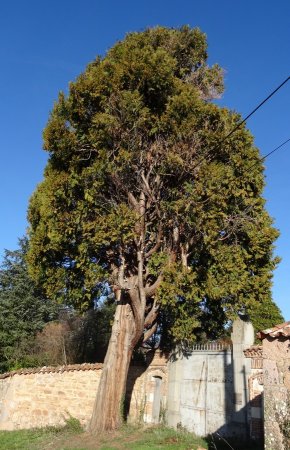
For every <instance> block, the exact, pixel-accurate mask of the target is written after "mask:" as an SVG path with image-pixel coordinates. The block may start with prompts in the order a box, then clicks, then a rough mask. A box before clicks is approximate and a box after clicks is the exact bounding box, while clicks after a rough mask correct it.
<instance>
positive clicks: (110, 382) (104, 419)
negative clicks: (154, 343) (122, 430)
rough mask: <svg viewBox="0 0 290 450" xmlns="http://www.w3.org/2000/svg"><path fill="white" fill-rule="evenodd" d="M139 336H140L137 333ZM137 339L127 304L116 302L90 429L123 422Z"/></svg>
mask: <svg viewBox="0 0 290 450" xmlns="http://www.w3.org/2000/svg"><path fill="white" fill-rule="evenodd" d="M140 337H141V336H140ZM134 342H136V332H135V321H134V317H133V314H132V310H131V306H130V304H128V303H126V304H118V306H117V309H116V313H115V317H114V324H113V327H112V335H111V338H110V342H109V347H108V351H107V354H106V358H105V361H104V366H103V370H102V375H101V379H100V384H99V388H98V392H97V397H96V400H95V405H94V410H93V414H92V418H91V422H90V425H89V431H90V432H91V433H93V434H96V433H97V432H99V431H103V430H113V429H115V428H117V427H118V426H119V425H120V424H121V422H122V408H123V402H124V397H125V390H126V382H127V375H128V369H129V365H130V361H131V357H132V352H133V347H132V346H133V345H134Z"/></svg>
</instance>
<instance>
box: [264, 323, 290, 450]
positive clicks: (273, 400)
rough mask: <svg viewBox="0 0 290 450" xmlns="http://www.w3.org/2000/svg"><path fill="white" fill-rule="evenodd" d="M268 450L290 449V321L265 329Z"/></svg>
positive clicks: (265, 411)
mask: <svg viewBox="0 0 290 450" xmlns="http://www.w3.org/2000/svg"><path fill="white" fill-rule="evenodd" d="M258 337H259V338H260V339H262V341H263V365H264V368H263V372H264V427H265V449H266V450H289V449H290V322H285V323H283V324H281V325H276V326H274V327H273V328H269V329H267V330H264V331H261V332H259V333H258Z"/></svg>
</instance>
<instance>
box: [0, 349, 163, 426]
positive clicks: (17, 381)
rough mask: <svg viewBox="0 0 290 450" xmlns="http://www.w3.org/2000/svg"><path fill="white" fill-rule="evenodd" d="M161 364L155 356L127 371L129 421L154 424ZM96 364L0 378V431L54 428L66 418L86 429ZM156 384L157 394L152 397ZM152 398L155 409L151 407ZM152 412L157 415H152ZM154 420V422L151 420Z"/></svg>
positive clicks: (98, 372) (97, 371)
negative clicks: (146, 363)
mask: <svg viewBox="0 0 290 450" xmlns="http://www.w3.org/2000/svg"><path fill="white" fill-rule="evenodd" d="M165 368H166V360H165V358H162V357H161V356H160V354H158V353H157V354H156V355H155V357H154V358H153V359H152V361H151V364H150V366H148V365H147V366H146V367H145V366H141V365H140V366H133V367H131V369H130V372H129V377H128V390H127V395H126V400H127V414H128V418H129V420H131V421H134V422H136V421H139V420H142V421H143V420H145V421H146V422H147V423H152V422H156V420H157V419H156V414H157V415H158V418H159V413H160V403H161V402H163V403H164V401H165V392H166V390H167V386H166V383H167V374H166V369H165ZM101 371H102V365H101V364H83V365H72V366H63V367H44V368H42V369H30V370H29V369H24V370H20V371H16V372H14V373H8V374H4V375H1V376H0V429H1V430H15V429H23V428H37V427H44V426H58V425H63V424H65V420H66V419H67V418H69V417H74V418H76V419H79V421H80V423H81V424H82V425H83V426H84V427H86V426H87V424H88V422H89V420H90V417H91V414H92V409H93V405H94V401H95V397H96V392H97V388H98V384H99V380H100V376H101ZM156 379H158V392H157V393H156ZM156 394H158V395H157V397H158V399H159V400H158V399H157V402H158V401H159V409H158V407H157V406H156V405H155V410H154V400H155V403H156ZM156 408H157V409H156ZM154 414H155V416H154Z"/></svg>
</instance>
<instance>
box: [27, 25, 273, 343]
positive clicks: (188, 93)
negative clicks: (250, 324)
mask: <svg viewBox="0 0 290 450" xmlns="http://www.w3.org/2000/svg"><path fill="white" fill-rule="evenodd" d="M222 92H223V73H222V70H221V69H220V67H219V66H218V65H214V66H213V67H209V66H208V65H207V43H206V37H205V35H204V34H203V33H202V32H201V31H200V30H198V29H190V28H188V27H182V28H180V29H167V28H163V27H157V28H154V29H148V30H146V31H144V32H141V33H131V34H129V35H127V36H126V38H125V39H124V40H123V41H122V42H118V43H117V44H116V45H115V46H114V47H113V48H112V49H111V50H109V51H108V53H107V55H106V56H105V57H103V58H96V60H95V61H93V62H92V63H91V64H89V65H88V67H87V68H86V70H85V72H84V73H82V74H81V75H80V76H79V77H78V79H77V80H76V81H75V82H72V83H70V87H69V92H68V94H67V95H64V94H63V93H60V95H59V98H58V101H57V102H56V103H55V105H54V108H53V110H52V112H51V115H50V118H49V121H48V124H47V126H46V129H45V131H44V149H45V150H46V151H48V152H49V161H48V164H47V167H46V170H45V175H44V180H43V182H42V183H41V184H40V185H39V186H38V187H37V189H36V191H35V193H34V194H33V196H32V198H31V201H30V206H29V213H28V217H29V221H30V250H29V255H28V262H29V266H30V272H31V274H32V276H33V277H34V279H35V280H37V281H38V282H39V283H40V284H41V286H42V287H43V288H44V289H45V291H46V294H47V296H49V297H50V298H52V299H58V300H60V301H65V302H66V303H69V304H73V305H74V306H75V307H78V308H79V309H81V310H85V309H86V308H88V307H89V306H91V305H92V303H93V301H94V300H95V299H96V298H97V297H98V295H99V294H98V292H99V289H100V286H101V285H102V283H103V284H104V283H109V285H110V286H111V288H112V291H113V292H115V293H116V297H117V298H118V299H119V298H120V295H121V296H123V299H124V301H126V302H127V303H129V304H130V305H131V307H132V310H133V317H134V319H132V320H137V319H136V317H137V318H138V320H139V322H138V323H139V325H140V323H141V328H142V331H144V333H145V334H144V339H145V340H147V339H149V337H151V336H152V335H153V333H154V332H156V331H157V333H158V334H159V335H160V334H162V333H163V336H165V337H166V339H165V340H164V339H163V343H165V341H166V342H167V343H168V342H171V341H172V340H173V341H174V342H180V341H184V340H186V341H188V342H189V341H193V340H195V339H196V338H198V336H199V335H200V334H201V332H202V333H206V335H207V336H208V337H216V336H217V335H218V333H219V331H220V330H222V329H223V326H224V324H225V323H226V322H227V321H228V320H229V319H232V318H233V317H234V316H235V314H236V313H237V312H238V311H239V310H240V309H241V308H246V309H248V310H249V311H250V312H251V311H258V310H259V308H261V309H263V305H265V304H267V305H269V302H270V303H271V304H272V305H273V303H272V300H271V293H270V288H271V278H272V271H273V269H274V268H275V265H276V263H277V260H276V259H275V258H273V253H272V252H273V242H274V241H275V239H276V238H277V236H278V232H277V230H276V229H275V228H273V226H272V220H271V218H270V217H269V215H268V213H267V211H266V210H265V201H264V199H263V197H262V191H263V188H264V176H263V166H262V163H261V162H260V157H259V151H258V149H257V148H256V147H255V146H254V144H253V137H252V136H251V134H250V132H249V131H248V130H247V129H246V128H245V126H242V127H241V128H239V129H238V130H237V131H236V132H235V133H234V134H233V135H231V136H230V138H228V139H227V140H226V141H225V142H223V143H222V144H219V143H220V142H221V141H222V140H223V138H224V137H225V136H226V135H227V134H228V133H229V132H230V131H231V130H232V129H233V128H234V127H235V126H236V125H237V124H238V123H239V121H240V119H241V117H240V116H239V114H237V113H235V112H232V111H230V110H228V109H227V108H221V107H220V106H218V105H217V104H216V103H213V102H212V100H213V99H214V98H218V97H219V96H220V95H221V94H222ZM134 293H135V294H134ZM134 295H135V297H134ZM144 298H145V303H144ZM142 299H143V300H142ZM138 302H139V303H138ZM272 307H273V309H274V315H275V313H276V312H277V309H276V307H275V305H273V306H272ZM141 318H142V319H141ZM139 325H138V326H139ZM137 328H138V327H137ZM136 333H137V332H136ZM137 334H138V333H137ZM139 337H140V336H138V335H137V341H138V340H139ZM135 341H136V339H135ZM135 341H134V342H135Z"/></svg>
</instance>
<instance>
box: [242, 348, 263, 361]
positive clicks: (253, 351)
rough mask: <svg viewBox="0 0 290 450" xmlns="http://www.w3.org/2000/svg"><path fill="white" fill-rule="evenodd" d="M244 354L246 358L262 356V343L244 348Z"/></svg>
mask: <svg viewBox="0 0 290 450" xmlns="http://www.w3.org/2000/svg"><path fill="white" fill-rule="evenodd" d="M244 355H245V357H246V358H263V347H262V345H252V347H250V348H247V349H246V350H244Z"/></svg>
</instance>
